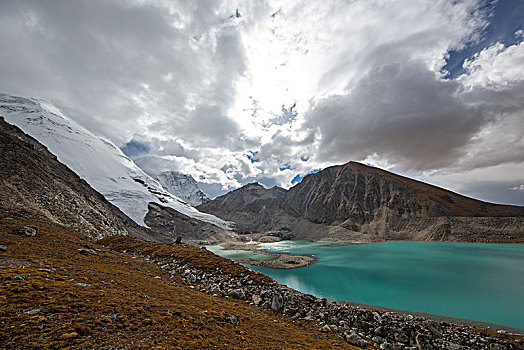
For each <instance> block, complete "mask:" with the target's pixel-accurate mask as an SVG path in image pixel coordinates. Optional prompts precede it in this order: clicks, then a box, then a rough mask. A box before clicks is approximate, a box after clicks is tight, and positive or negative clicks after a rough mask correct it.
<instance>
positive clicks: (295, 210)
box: [199, 162, 524, 242]
mask: <svg viewBox="0 0 524 350" xmlns="http://www.w3.org/2000/svg"><path fill="white" fill-rule="evenodd" d="M199 209H200V210H203V211H207V212H210V213H213V214H215V215H217V216H220V217H222V218H225V219H227V220H232V221H235V222H236V223H237V225H239V226H240V227H245V228H246V229H245V231H247V232H258V233H264V232H266V233H267V232H269V233H271V234H273V235H280V236H288V237H289V236H291V237H294V238H305V239H313V240H342V241H360V242H373V241H380V240H384V239H386V240H387V239H402V240H409V239H414V240H446V241H476V242H523V241H524V207H517V206H509V205H498V204H492V203H486V202H482V201H479V200H475V199H472V198H468V197H465V196H462V195H459V194H457V193H454V192H451V191H448V190H445V189H442V188H439V187H436V186H432V185H429V184H426V183H422V182H419V181H416V180H413V179H409V178H407V177H403V176H400V175H396V174H393V173H390V172H387V171H385V170H381V169H378V168H374V167H369V166H366V165H363V164H359V163H355V162H349V163H347V164H344V165H339V166H332V167H329V168H326V169H324V170H323V171H320V172H318V173H316V174H311V175H308V176H306V177H305V178H304V179H303V180H302V182H301V183H299V184H297V185H295V186H294V187H292V188H290V189H289V190H288V191H286V190H283V189H279V188H272V189H265V188H264V187H262V186H260V185H258V184H250V185H246V186H244V187H242V188H240V189H238V190H236V191H232V192H230V193H228V194H226V195H224V196H221V197H218V198H216V199H214V200H212V201H210V202H208V203H205V204H202V205H201V206H199Z"/></svg>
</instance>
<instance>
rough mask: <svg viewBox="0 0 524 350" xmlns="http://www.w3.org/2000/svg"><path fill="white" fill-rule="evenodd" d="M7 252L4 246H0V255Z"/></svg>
mask: <svg viewBox="0 0 524 350" xmlns="http://www.w3.org/2000/svg"><path fill="white" fill-rule="evenodd" d="M6 251H7V247H6V246H5V245H1V244H0V253H5V252H6Z"/></svg>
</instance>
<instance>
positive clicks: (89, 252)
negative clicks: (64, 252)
mask: <svg viewBox="0 0 524 350" xmlns="http://www.w3.org/2000/svg"><path fill="white" fill-rule="evenodd" d="M77 250H78V252H79V253H80V254H84V255H87V254H93V255H98V253H97V252H96V251H95V250H93V249H91V248H87V249H86V248H80V249H77Z"/></svg>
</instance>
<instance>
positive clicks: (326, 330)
mask: <svg viewBox="0 0 524 350" xmlns="http://www.w3.org/2000/svg"><path fill="white" fill-rule="evenodd" d="M319 332H322V333H329V332H331V328H330V327H329V326H328V325H327V324H325V325H323V326H322V327H320V329H319Z"/></svg>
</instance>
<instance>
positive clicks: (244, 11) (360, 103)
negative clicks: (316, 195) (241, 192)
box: [0, 0, 524, 205]
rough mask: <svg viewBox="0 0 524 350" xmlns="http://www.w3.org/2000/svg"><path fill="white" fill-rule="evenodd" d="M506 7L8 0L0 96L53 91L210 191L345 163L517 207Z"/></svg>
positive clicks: (148, 157) (143, 159) (519, 52)
mask: <svg viewBox="0 0 524 350" xmlns="http://www.w3.org/2000/svg"><path fill="white" fill-rule="evenodd" d="M512 4H514V5H512ZM504 6H506V8H507V7H508V6H514V7H515V10H513V11H512V12H513V13H514V14H513V15H514V16H516V17H515V18H518V16H519V15H518V13H519V11H521V12H522V10H523V9H522V7H523V6H522V5H521V4H519V3H518V2H512V1H509V0H506V1H499V2H493V1H489V2H488V1H480V0H479V1H475V0H469V1H454V2H450V1H447V0H442V1H434V0H432V1H429V0H428V1H416V2H413V1H408V0H405V1H403V0H397V1H371V0H356V1H342V0H339V1H335V0H332V1H323V2H316V1H276V0H275V1H270V0H267V1H240V0H238V1H191V2H190V1H145V0H136V1H120V0H112V1H108V0H104V1H102V0H100V1H93V0H89V1H87V0H85V1H58V0H49V1H45V2H44V1H38V0H34V1H29V0H16V1H14V0H13V1H11V0H7V1H2V3H1V4H0V44H1V45H2V47H3V48H8V49H4V50H1V52H0V76H1V79H0V91H2V92H5V93H9V94H14V95H21V96H25V97H38V98H44V99H47V100H50V101H51V102H53V103H55V104H57V105H59V106H60V107H61V108H62V109H63V110H64V112H66V113H67V114H68V115H70V116H71V117H73V118H74V119H76V120H77V121H79V122H80V123H81V124H83V125H84V126H86V127H87V128H88V129H90V130H92V131H94V132H95V133H99V134H102V135H105V136H106V137H108V138H110V139H111V140H112V141H114V142H115V143H116V144H117V145H119V146H120V147H121V148H122V149H123V150H124V151H126V153H127V154H128V155H130V156H131V157H132V158H133V159H134V160H135V161H136V162H137V164H138V165H139V166H141V167H142V168H144V170H146V171H147V172H149V173H156V172H160V171H164V170H178V171H182V172H185V173H189V174H191V175H193V176H194V177H195V179H196V180H197V181H199V183H200V184H201V185H202V186H203V189H204V190H206V191H207V192H208V193H209V194H210V195H211V196H215V195H217V194H220V193H223V192H225V191H226V190H231V189H233V188H236V187H239V186H241V185H242V184H245V183H248V182H252V181H260V182H262V183H264V184H266V185H268V186H272V185H279V186H284V187H288V186H290V185H291V180H292V179H293V178H295V176H297V175H301V174H302V175H303V174H306V173H307V172H309V171H312V170H314V169H319V168H323V167H326V166H329V165H333V164H340V163H344V162H347V161H349V160H356V161H362V162H366V163H369V164H373V165H376V166H380V167H384V168H387V169H391V170H393V171H395V172H398V173H402V174H406V175H409V176H412V177H415V178H418V179H422V180H424V181H427V182H431V183H435V184H438V185H441V186H444V187H447V188H450V189H452V190H456V191H460V192H461V193H463V194H466V195H472V196H475V197H477V198H481V199H484V200H493V201H497V202H506V203H514V204H521V205H523V204H524V191H522V190H519V189H520V188H521V187H522V186H523V183H524V177H523V176H522V175H519V174H524V140H523V132H522V131H523V130H524V102H523V101H524V69H523V68H522V67H524V46H523V44H522V39H523V37H524V32H523V30H522V27H518V26H513V27H511V28H509V27H508V28H509V29H508V28H506V29H507V30H506V32H507V33H506V34H505V35H506V36H505V40H499V39H497V40H491V39H490V38H492V37H495V36H493V35H491V34H493V33H492V28H494V27H495V26H491V27H490V25H491V24H492V23H493V22H495V21H497V20H499V19H497V18H498V17H497V13H498V12H497V11H501V10H500V9H502V8H503V7H504ZM521 12H520V13H521ZM496 27H497V28H499V27H500V26H496ZM490 33H491V34H490ZM490 35H491V36H490ZM497 38H499V37H497ZM488 39H489V40H488ZM468 50H469V51H468ZM456 53H462V54H463V56H464V57H465V59H464V60H460V61H457V58H456V57H458V56H457V55H456ZM459 56H460V55H459ZM451 63H454V64H451ZM453 67H455V68H453ZM457 67H458V68H457ZM515 188H516V190H515Z"/></svg>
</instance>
